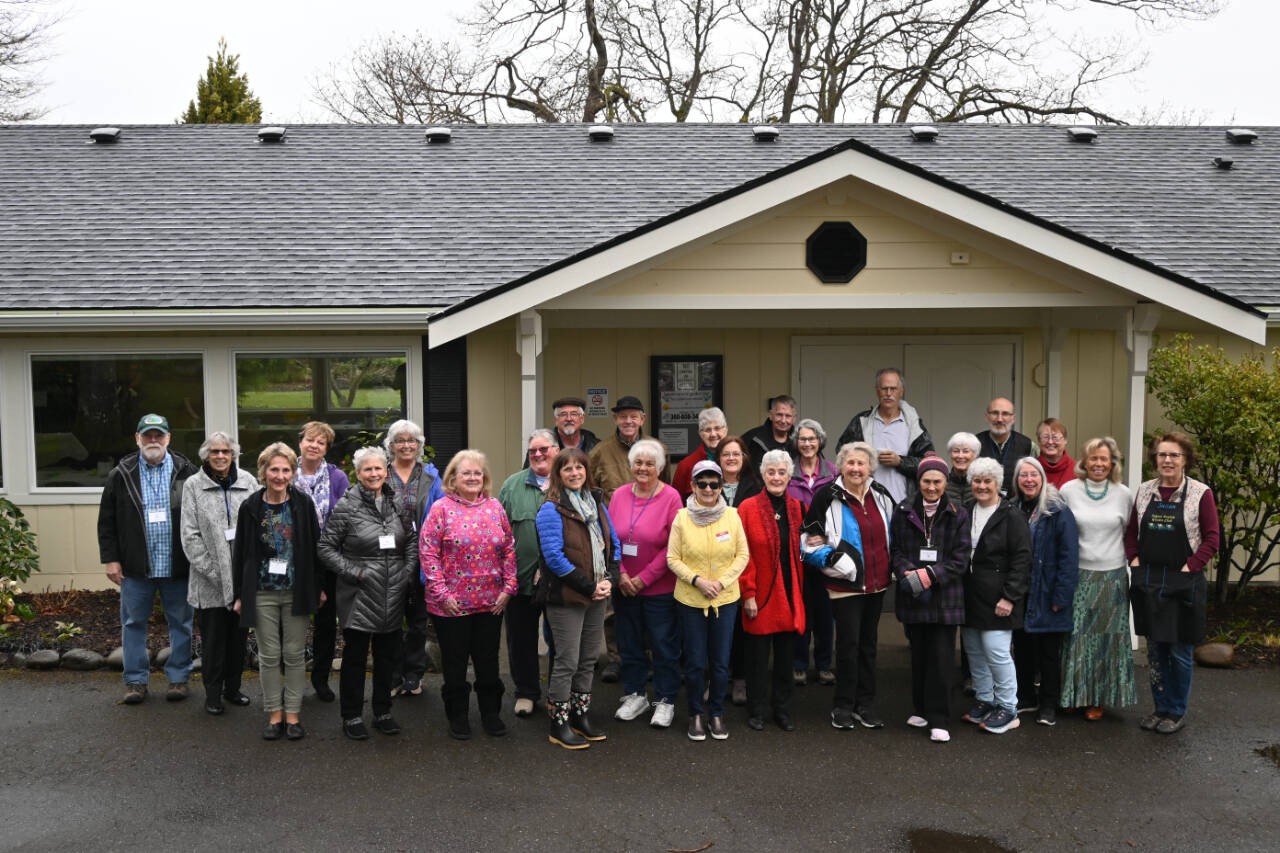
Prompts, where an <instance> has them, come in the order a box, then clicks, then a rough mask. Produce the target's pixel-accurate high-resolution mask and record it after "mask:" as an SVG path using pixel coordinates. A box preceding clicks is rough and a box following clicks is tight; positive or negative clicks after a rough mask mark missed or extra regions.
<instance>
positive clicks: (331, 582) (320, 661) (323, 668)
mask: <svg viewBox="0 0 1280 853" xmlns="http://www.w3.org/2000/svg"><path fill="white" fill-rule="evenodd" d="M321 575H323V580H322V581H321V582H320V588H321V589H322V590H324V594H325V600H324V604H322V605H320V609H319V610H317V611H316V619H315V631H314V632H313V633H312V636H311V655H312V657H311V683H312V685H321V684H328V683H329V673H330V672H331V671H332V670H333V652H334V649H335V648H336V647H337V645H338V599H337V593H336V589H337V586H338V576H337V575H335V574H334V573H333V572H321ZM362 659H363V658H362ZM357 716H358V715H357Z"/></svg>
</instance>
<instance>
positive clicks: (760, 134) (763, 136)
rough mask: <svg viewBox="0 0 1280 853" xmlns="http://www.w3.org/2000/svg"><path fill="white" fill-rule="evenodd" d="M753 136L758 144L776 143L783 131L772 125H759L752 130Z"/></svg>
mask: <svg viewBox="0 0 1280 853" xmlns="http://www.w3.org/2000/svg"><path fill="white" fill-rule="evenodd" d="M751 135H752V136H754V137H755V140H756V142H776V141H777V139H778V137H779V136H781V135H782V131H781V130H779V129H778V128H777V127H775V126H774V125H772V124H758V125H756V126H755V127H753V128H751Z"/></svg>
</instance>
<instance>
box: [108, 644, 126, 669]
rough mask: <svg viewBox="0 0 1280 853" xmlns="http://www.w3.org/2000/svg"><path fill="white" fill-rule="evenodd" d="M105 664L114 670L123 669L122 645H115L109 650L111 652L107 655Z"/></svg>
mask: <svg viewBox="0 0 1280 853" xmlns="http://www.w3.org/2000/svg"><path fill="white" fill-rule="evenodd" d="M107 666H109V667H111V668H112V669H114V670H115V671H116V672H120V671H122V670H123V669H124V646H116V647H115V648H114V649H112V650H111V654H109V655H107Z"/></svg>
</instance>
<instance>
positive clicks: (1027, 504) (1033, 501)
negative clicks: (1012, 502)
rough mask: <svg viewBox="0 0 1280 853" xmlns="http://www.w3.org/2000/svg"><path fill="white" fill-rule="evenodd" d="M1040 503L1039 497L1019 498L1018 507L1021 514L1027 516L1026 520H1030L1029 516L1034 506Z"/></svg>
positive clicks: (1033, 510)
mask: <svg viewBox="0 0 1280 853" xmlns="http://www.w3.org/2000/svg"><path fill="white" fill-rule="evenodd" d="M1039 505H1040V498H1039V496H1036V497H1034V498H1019V499H1018V509H1020V510H1022V514H1023V515H1025V516H1026V517H1027V521H1030V520H1031V516H1032V515H1033V514H1034V513H1035V511H1036V507H1037V506H1039Z"/></svg>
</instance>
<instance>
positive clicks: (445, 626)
mask: <svg viewBox="0 0 1280 853" xmlns="http://www.w3.org/2000/svg"><path fill="white" fill-rule="evenodd" d="M491 483H492V479H491V478H490V476H489V465H488V462H487V461H486V460H485V456H484V454H483V453H481V452H480V451H478V450H460V451H458V453H457V455H456V456H454V457H453V459H452V460H450V462H449V467H447V468H445V471H444V477H443V478H442V485H443V487H444V497H443V498H441V499H440V500H437V501H436V502H435V503H434V504H432V506H431V511H430V512H429V513H428V514H427V518H426V520H425V521H424V522H423V523H422V534H421V536H420V537H419V540H418V548H419V552H420V554H421V557H422V574H423V580H424V583H425V584H426V597H427V612H428V613H430V614H431V621H432V622H434V623H435V626H436V636H437V638H438V639H439V641H440V655H441V657H442V658H443V664H444V686H443V687H441V688H440V695H441V697H442V698H443V699H444V710H445V715H446V716H448V718H449V734H450V735H452V736H453V737H455V738H457V739H458V740H466V739H468V738H470V737H471V723H470V721H469V720H468V709H469V707H470V700H469V697H470V694H471V685H470V684H469V683H467V660H468V658H470V660H471V663H472V665H473V666H474V667H475V672H476V700H477V702H478V704H479V705H480V722H481V725H482V726H483V727H484V730H485V733H486V734H489V735H492V736H493V737H498V736H501V735H504V734H506V733H507V727H506V724H505V723H503V722H502V717H501V716H499V711H500V710H501V708H502V693H503V684H502V677H501V676H500V675H499V674H498V644H499V640H500V639H501V636H502V612H503V611H504V610H505V609H506V607H507V602H508V601H509V600H510V599H511V596H513V595H515V594H516V592H517V590H518V588H517V586H516V546H515V539H514V538H513V537H512V535H511V524H510V523H509V522H508V521H507V514H506V512H504V511H503V509H502V504H500V503H498V501H497V500H496V499H495V498H492V497H490V496H489V487H490V485H491Z"/></svg>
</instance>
